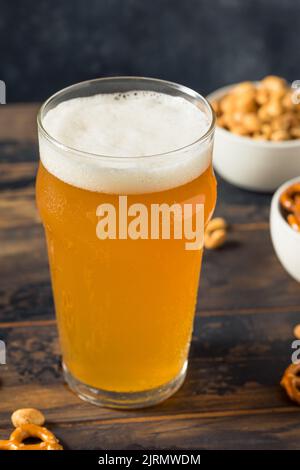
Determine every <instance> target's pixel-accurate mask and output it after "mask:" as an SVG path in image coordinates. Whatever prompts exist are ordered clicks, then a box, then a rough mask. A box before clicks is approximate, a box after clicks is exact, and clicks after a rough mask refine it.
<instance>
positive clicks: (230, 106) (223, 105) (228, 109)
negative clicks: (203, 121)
mask: <svg viewBox="0 0 300 470" xmlns="http://www.w3.org/2000/svg"><path fill="white" fill-rule="evenodd" d="M234 109H235V100H234V97H233V96H232V95H226V96H224V98H222V99H221V101H220V110H221V111H222V113H224V114H227V113H233V111H234Z"/></svg>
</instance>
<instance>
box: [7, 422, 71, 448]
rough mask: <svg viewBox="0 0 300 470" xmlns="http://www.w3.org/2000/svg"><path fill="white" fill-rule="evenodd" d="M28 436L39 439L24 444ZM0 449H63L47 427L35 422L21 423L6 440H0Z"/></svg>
mask: <svg viewBox="0 0 300 470" xmlns="http://www.w3.org/2000/svg"><path fill="white" fill-rule="evenodd" d="M28 438H34V439H39V440H40V442H38V443H37V444H25V443H24V441H25V440H26V439H28ZM0 450H63V447H62V446H61V445H60V444H59V442H58V440H57V439H56V437H55V436H54V434H52V432H50V431H49V430H48V429H47V428H44V427H42V426H38V425H36V424H22V425H21V426H19V427H17V428H16V429H15V430H14V431H13V432H12V433H11V435H10V438H9V439H8V440H4V441H0Z"/></svg>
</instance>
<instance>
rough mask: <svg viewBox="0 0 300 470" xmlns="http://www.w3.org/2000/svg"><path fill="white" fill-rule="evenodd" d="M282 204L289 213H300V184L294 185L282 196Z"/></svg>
mask: <svg viewBox="0 0 300 470" xmlns="http://www.w3.org/2000/svg"><path fill="white" fill-rule="evenodd" d="M280 204H281V205H282V207H283V208H284V209H286V210H287V211H288V212H295V211H297V212H298V211H300V183H295V184H293V185H292V186H290V187H289V188H287V189H286V190H285V191H284V192H283V193H282V194H281V196H280Z"/></svg>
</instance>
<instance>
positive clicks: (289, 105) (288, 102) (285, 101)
mask: <svg viewBox="0 0 300 470" xmlns="http://www.w3.org/2000/svg"><path fill="white" fill-rule="evenodd" d="M281 103H282V106H283V107H284V108H285V109H293V107H294V103H293V101H292V92H291V91H288V92H286V93H285V95H284V96H283V98H282V100H281Z"/></svg>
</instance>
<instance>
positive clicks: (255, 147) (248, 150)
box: [207, 85, 300, 192]
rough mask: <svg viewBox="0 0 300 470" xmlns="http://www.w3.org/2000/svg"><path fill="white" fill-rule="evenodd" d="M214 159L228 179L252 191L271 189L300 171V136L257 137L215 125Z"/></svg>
mask: <svg viewBox="0 0 300 470" xmlns="http://www.w3.org/2000/svg"><path fill="white" fill-rule="evenodd" d="M234 86H236V85H230V86H227V87H224V88H220V89H219V90H217V91H215V92H214V93H211V94H210V95H208V97H207V99H208V100H209V101H213V100H215V99H219V98H221V97H222V96H224V95H226V94H227V93H228V91H230V90H231V89H232V88H233V87H234ZM213 162H214V167H215V169H216V170H217V172H218V173H219V174H220V175H221V176H222V177H223V178H224V179H225V180H227V181H229V183H232V184H234V185H236V186H239V187H241V188H245V189H250V190H253V191H263V192H273V191H274V190H275V189H276V188H278V186H279V185H280V184H282V183H283V182H284V181H286V180H287V179H289V178H292V177H293V176H295V175H299V174H300V139H297V140H288V141H283V142H271V141H258V140H253V139H251V138H250V137H242V136H238V135H235V134H233V133H232V132H229V131H227V130H226V129H222V128H220V127H217V128H216V133H215V143H214V152H213Z"/></svg>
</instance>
